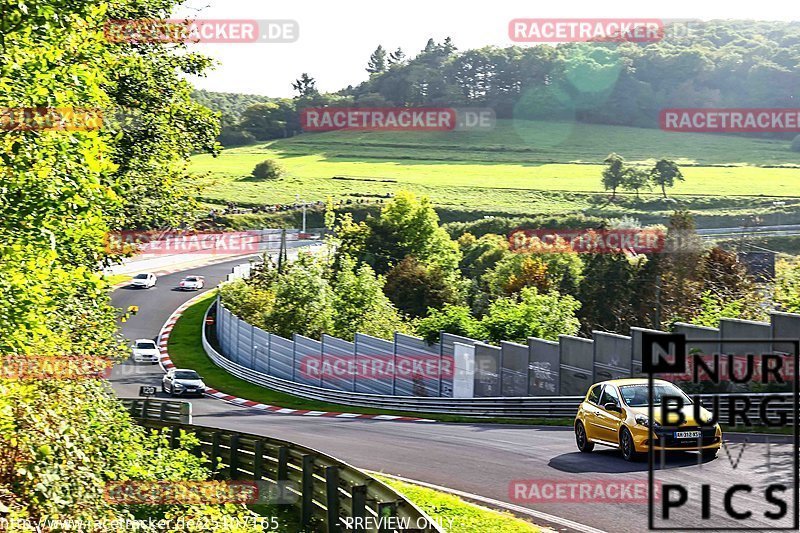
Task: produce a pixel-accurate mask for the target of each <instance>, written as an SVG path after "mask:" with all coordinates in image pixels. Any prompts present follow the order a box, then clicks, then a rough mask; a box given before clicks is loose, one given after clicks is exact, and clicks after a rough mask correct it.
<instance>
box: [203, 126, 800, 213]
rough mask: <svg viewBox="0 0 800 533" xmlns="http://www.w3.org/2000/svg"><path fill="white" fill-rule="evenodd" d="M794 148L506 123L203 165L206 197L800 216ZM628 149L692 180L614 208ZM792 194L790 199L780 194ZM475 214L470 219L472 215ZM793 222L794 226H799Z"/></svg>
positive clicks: (262, 149)
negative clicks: (611, 198) (420, 199)
mask: <svg viewBox="0 0 800 533" xmlns="http://www.w3.org/2000/svg"><path fill="white" fill-rule="evenodd" d="M788 146H789V143H788V142H785V141H771V140H762V139H750V138H743V137H736V136H721V135H710V134H685V133H672V132H663V131H659V130H647V129H640V128H628V127H617V126H602V125H586V124H565V123H548V122H535V121H499V122H498V125H497V127H496V128H495V130H493V131H491V132H485V131H484V132H479V131H473V132H435V133H434V132H431V133H420V132H415V133H411V132H329V133H318V134H304V135H300V136H298V137H294V138H291V139H286V140H281V141H274V142H271V143H264V144H258V145H252V146H247V147H241V148H234V149H228V150H225V151H224V152H223V153H222V154H221V155H220V156H219V157H217V158H212V157H211V156H207V155H202V156H196V157H194V158H193V160H192V170H193V171H195V172H201V173H207V176H206V177H205V178H204V184H205V185H207V188H206V189H205V191H204V192H203V199H204V200H206V201H210V202H214V203H217V202H227V201H234V202H238V203H241V204H277V203H290V202H294V200H295V198H296V195H300V197H301V198H303V199H306V200H309V201H316V200H324V199H326V198H327V197H329V196H330V197H333V198H336V199H352V200H355V199H362V200H364V199H367V198H370V199H376V198H381V197H386V196H387V195H389V194H391V193H392V192H394V191H396V190H398V189H410V190H413V191H416V192H418V193H422V194H427V195H429V196H430V197H431V198H432V199H433V201H434V203H436V205H437V206H438V207H439V208H440V210H445V211H447V210H451V211H456V212H463V213H467V214H468V213H472V214H473V215H474V216H480V215H481V214H504V213H508V214H555V213H567V212H568V213H574V212H584V213H587V214H598V215H608V216H618V215H621V214H634V215H636V214H646V215H648V218H649V217H650V216H655V217H659V216H661V215H663V214H665V213H667V212H669V211H671V210H672V209H673V208H674V207H675V206H676V205H680V206H683V207H687V208H690V209H693V210H698V211H702V212H703V213H704V214H707V215H715V216H722V217H724V218H732V219H733V218H737V217H744V216H746V215H750V214H766V215H768V214H769V213H770V212H772V211H774V210H775V209H776V208H775V206H773V204H772V202H773V201H775V200H783V201H785V202H786V203H785V204H784V205H783V206H781V207H780V209H781V210H783V211H785V212H791V211H792V210H796V209H795V208H796V206H797V204H796V203H795V201H794V196H800V157H798V154H796V153H793V152H791V151H790V150H789V148H788ZM610 152H617V153H619V154H620V155H622V156H623V157H625V158H626V159H627V160H628V161H629V162H632V163H636V164H641V165H652V163H653V161H654V160H656V159H658V158H661V157H667V158H672V159H675V160H677V161H679V162H680V163H681V164H682V165H683V173H684V175H685V176H686V181H685V182H680V183H678V184H677V186H676V187H675V188H674V189H672V190H671V191H669V194H670V196H673V197H674V199H675V201H663V200H661V199H659V196H660V191H659V190H652V191H642V196H641V199H636V198H635V196H634V195H631V194H623V195H622V199H621V200H620V201H619V202H615V203H609V202H608V194H607V193H605V192H604V191H603V189H602V185H601V181H600V173H601V171H602V164H601V163H602V160H603V159H604V158H605V156H606V155H608V154H609V153H610ZM268 158H271V159H276V160H278V161H279V162H280V163H281V164H282V165H283V166H284V167H285V168H286V170H287V175H286V177H284V178H282V179H279V180H274V181H268V182H257V181H252V180H251V179H249V178H248V175H249V174H250V172H251V170H252V169H253V166H255V164H256V163H258V162H260V161H262V160H264V159H268ZM775 197H783V198H775ZM465 216H468V215H465ZM787 216H790V215H785V216H784V217H783V219H784V220H783V222H784V223H788V222H791V220H788V219H787Z"/></svg>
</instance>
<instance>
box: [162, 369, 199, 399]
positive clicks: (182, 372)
mask: <svg viewBox="0 0 800 533" xmlns="http://www.w3.org/2000/svg"><path fill="white" fill-rule="evenodd" d="M161 390H162V391H163V392H165V393H167V394H169V395H170V396H183V395H187V396H188V395H190V394H196V395H198V396H202V395H203V393H204V392H205V390H206V384H205V383H203V378H201V377H200V376H199V375H198V374H197V372H195V371H194V370H190V369H188V368H173V369H170V371H169V372H167V374H166V375H165V376H164V379H162V380H161Z"/></svg>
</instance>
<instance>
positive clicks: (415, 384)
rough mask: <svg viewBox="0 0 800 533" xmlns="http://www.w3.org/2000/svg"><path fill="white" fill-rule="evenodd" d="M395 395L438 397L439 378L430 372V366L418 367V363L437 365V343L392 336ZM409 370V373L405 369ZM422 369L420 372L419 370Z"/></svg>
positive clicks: (438, 358) (439, 357)
mask: <svg viewBox="0 0 800 533" xmlns="http://www.w3.org/2000/svg"><path fill="white" fill-rule="evenodd" d="M394 355H395V361H396V365H395V372H396V377H395V387H394V389H395V394H399V395H407V396H439V377H438V375H434V374H438V373H437V372H435V371H433V372H431V375H429V372H428V370H430V365H425V364H423V365H421V367H420V366H418V364H419V363H420V362H423V363H431V362H435V363H436V365H438V364H439V362H440V360H441V355H440V353H439V343H436V344H428V343H427V342H425V341H424V340H423V339H420V338H418V337H411V336H409V335H403V334H402V333H395V334H394ZM408 368H410V369H411V370H410V372H409V371H408V370H406V369H408ZM420 368H422V370H420Z"/></svg>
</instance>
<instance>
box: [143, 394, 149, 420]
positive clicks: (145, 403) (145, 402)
mask: <svg viewBox="0 0 800 533" xmlns="http://www.w3.org/2000/svg"><path fill="white" fill-rule="evenodd" d="M149 405H150V400H148V399H147V398H145V399H144V400H142V416H141V417H142V418H147V407H148V406H149Z"/></svg>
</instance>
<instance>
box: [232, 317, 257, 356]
mask: <svg viewBox="0 0 800 533" xmlns="http://www.w3.org/2000/svg"><path fill="white" fill-rule="evenodd" d="M235 342H236V353H237V354H238V360H239V361H240V363H239V364H243V365H246V366H247V365H250V363H251V361H252V354H253V326H251V325H250V324H248V323H247V322H245V321H244V320H241V319H237V321H236V339H235Z"/></svg>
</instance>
